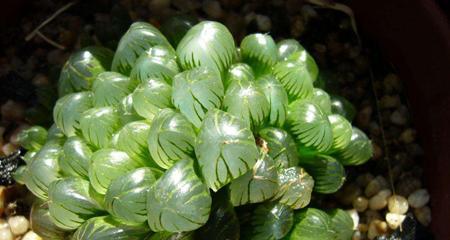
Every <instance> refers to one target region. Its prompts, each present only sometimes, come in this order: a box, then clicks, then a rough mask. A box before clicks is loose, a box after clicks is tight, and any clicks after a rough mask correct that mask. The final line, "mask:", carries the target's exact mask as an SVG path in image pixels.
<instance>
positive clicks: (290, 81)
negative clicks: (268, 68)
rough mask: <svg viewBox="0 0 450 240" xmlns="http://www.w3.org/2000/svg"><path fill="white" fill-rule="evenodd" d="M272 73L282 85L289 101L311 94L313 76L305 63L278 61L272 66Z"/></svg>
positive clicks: (307, 96)
mask: <svg viewBox="0 0 450 240" xmlns="http://www.w3.org/2000/svg"><path fill="white" fill-rule="evenodd" d="M273 74H274V75H275V77H276V78H277V79H278V80H279V81H280V83H281V84H282V85H283V87H284V89H285V90H286V92H287V93H288V95H289V99H290V100H291V101H293V100H296V99H306V98H310V97H311V96H312V94H313V88H314V87H313V77H312V76H311V73H310V72H308V70H307V69H306V65H304V64H301V63H299V62H296V61H283V62H279V63H277V64H276V65H275V66H274V67H273Z"/></svg>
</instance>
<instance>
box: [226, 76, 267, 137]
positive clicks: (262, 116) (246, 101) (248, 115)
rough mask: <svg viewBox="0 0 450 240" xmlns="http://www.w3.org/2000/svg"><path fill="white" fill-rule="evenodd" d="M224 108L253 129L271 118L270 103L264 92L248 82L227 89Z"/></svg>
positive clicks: (237, 83)
mask: <svg viewBox="0 0 450 240" xmlns="http://www.w3.org/2000/svg"><path fill="white" fill-rule="evenodd" d="M223 108H224V110H225V111H227V112H228V113H231V114H232V115H234V116H236V117H237V118H239V119H242V120H243V121H244V122H245V123H246V124H247V125H248V126H250V127H252V128H255V129H256V128H258V127H260V126H261V125H262V124H263V123H264V121H265V120H266V118H267V117H268V116H269V113H270V107H269V101H267V98H266V96H265V95H264V93H263V92H262V90H261V89H260V88H259V87H258V86H257V85H256V84H255V83H254V82H248V81H241V82H234V83H233V84H232V85H230V87H229V88H228V89H227V91H226V93H225V97H224V100H223Z"/></svg>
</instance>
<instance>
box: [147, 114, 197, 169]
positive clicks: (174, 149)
mask: <svg viewBox="0 0 450 240" xmlns="http://www.w3.org/2000/svg"><path fill="white" fill-rule="evenodd" d="M194 142H195V131H194V127H193V126H192V124H191V123H190V122H189V121H188V120H187V119H186V118H185V117H184V116H183V115H182V114H180V113H177V112H175V111H174V110H172V109H169V108H166V109H163V110H161V111H160V112H159V113H158V115H156V117H155V119H154V120H153V122H152V126H151V128H150V133H149V136H148V149H149V150H150V155H151V156H152V158H153V159H154V161H155V162H156V164H158V166H160V167H161V168H164V169H168V168H170V167H171V166H172V165H173V164H174V163H175V162H176V161H178V160H180V159H183V158H189V157H191V156H193V155H194V146H193V145H194Z"/></svg>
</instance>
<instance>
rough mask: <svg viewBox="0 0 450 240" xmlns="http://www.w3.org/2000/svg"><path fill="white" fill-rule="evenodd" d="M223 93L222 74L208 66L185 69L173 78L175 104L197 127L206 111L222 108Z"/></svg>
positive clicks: (173, 99)
mask: <svg viewBox="0 0 450 240" xmlns="http://www.w3.org/2000/svg"><path fill="white" fill-rule="evenodd" d="M223 95H224V89H223V84H222V80H221V79H220V75H219V74H218V73H216V72H214V71H212V70H211V69H209V68H206V67H199V68H193V69H192V70H188V71H184V72H182V73H180V74H177V75H176V76H175V78H174V80H173V93H172V101H173V104H174V105H175V107H176V108H178V109H179V110H180V112H181V113H182V114H183V115H184V116H185V117H186V118H187V119H188V120H189V121H190V122H191V123H192V124H194V126H195V127H197V128H199V127H200V125H201V123H202V120H203V118H204V117H205V115H206V112H208V111H209V110H211V109H214V108H220V105H221V102H222V99H223Z"/></svg>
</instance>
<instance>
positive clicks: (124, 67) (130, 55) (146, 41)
mask: <svg viewBox="0 0 450 240" xmlns="http://www.w3.org/2000/svg"><path fill="white" fill-rule="evenodd" d="M156 45H162V46H167V47H170V43H169V42H168V41H167V39H166V37H164V35H163V34H162V33H161V32H160V31H159V30H158V29H156V28H155V27H154V26H152V25H151V24H149V23H146V22H135V23H133V24H131V26H130V28H129V29H128V31H127V32H126V33H125V34H124V35H123V36H122V38H121V39H120V42H119V45H118V46H117V50H116V53H115V54H114V59H113V61H112V67H111V69H112V70H113V71H114V72H118V73H121V74H124V75H126V76H129V75H130V72H131V69H132V68H133V66H134V64H135V62H136V59H137V58H138V57H139V56H140V55H141V54H142V53H143V52H144V51H146V50H148V49H150V48H151V47H153V46H156Z"/></svg>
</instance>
